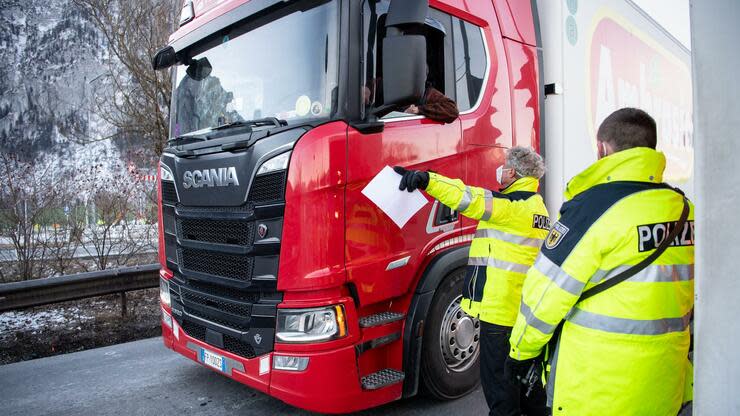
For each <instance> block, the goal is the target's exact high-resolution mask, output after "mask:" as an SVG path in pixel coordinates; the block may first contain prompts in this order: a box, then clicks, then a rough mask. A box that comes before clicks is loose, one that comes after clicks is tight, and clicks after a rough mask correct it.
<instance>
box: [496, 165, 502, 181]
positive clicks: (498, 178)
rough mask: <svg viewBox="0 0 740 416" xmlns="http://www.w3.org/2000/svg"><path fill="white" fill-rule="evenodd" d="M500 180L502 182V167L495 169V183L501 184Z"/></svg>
mask: <svg viewBox="0 0 740 416" xmlns="http://www.w3.org/2000/svg"><path fill="white" fill-rule="evenodd" d="M502 180H504V165H501V166H499V167H498V168H496V181H497V182H498V183H499V184H501V181H502Z"/></svg>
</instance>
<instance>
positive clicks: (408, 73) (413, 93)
mask: <svg viewBox="0 0 740 416" xmlns="http://www.w3.org/2000/svg"><path fill="white" fill-rule="evenodd" d="M426 55H427V41H426V39H425V38H424V36H422V35H405V36H390V37H386V38H385V39H383V97H384V99H383V101H384V107H387V106H394V107H400V106H404V105H410V104H416V103H418V102H419V101H420V100H421V98H422V97H423V96H424V87H425V83H426V75H427V69H426V62H427V59H426Z"/></svg>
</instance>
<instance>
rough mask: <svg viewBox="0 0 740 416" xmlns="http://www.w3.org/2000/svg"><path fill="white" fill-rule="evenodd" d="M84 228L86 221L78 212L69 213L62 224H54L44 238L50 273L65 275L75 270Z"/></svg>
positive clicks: (46, 262) (47, 265)
mask: <svg viewBox="0 0 740 416" xmlns="http://www.w3.org/2000/svg"><path fill="white" fill-rule="evenodd" d="M83 230H84V223H83V222H82V221H81V219H80V218H79V216H78V215H76V213H73V214H72V215H67V218H66V220H65V221H64V222H63V223H62V224H54V226H53V227H52V230H51V232H49V233H47V236H46V238H44V239H43V244H44V255H45V259H44V260H45V262H44V265H45V266H46V267H48V268H49V269H50V273H49V274H54V275H64V274H68V273H71V272H73V271H74V267H75V265H76V264H77V250H78V248H79V247H80V238H79V236H81V235H82V232H83Z"/></svg>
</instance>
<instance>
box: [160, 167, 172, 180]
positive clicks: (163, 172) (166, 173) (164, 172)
mask: <svg viewBox="0 0 740 416" xmlns="http://www.w3.org/2000/svg"><path fill="white" fill-rule="evenodd" d="M159 177H160V178H161V179H162V180H163V181H169V182H174V181H175V177H174V175H172V172H171V171H170V169H169V168H168V167H166V166H164V165H159Z"/></svg>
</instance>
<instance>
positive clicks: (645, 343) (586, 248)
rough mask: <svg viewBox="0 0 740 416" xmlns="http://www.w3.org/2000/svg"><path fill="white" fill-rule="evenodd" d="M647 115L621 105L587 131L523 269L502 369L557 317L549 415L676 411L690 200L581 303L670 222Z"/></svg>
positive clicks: (516, 372) (687, 295)
mask: <svg viewBox="0 0 740 416" xmlns="http://www.w3.org/2000/svg"><path fill="white" fill-rule="evenodd" d="M656 142H657V135H656V126H655V121H654V120H653V119H652V118H651V117H650V116H649V115H648V114H647V113H645V112H644V111H641V110H638V109H634V108H624V109H621V110H618V111H616V112H614V113H613V114H611V115H610V116H608V117H607V118H606V119H605V120H604V122H603V123H602V124H601V126H600V127H599V130H598V133H597V143H596V144H597V149H598V157H599V160H598V161H597V162H596V163H594V164H592V165H591V166H590V167H588V168H587V169H586V170H584V171H583V172H581V173H580V174H578V175H577V176H575V177H574V178H573V179H572V180H571V181H570V182H569V183H568V185H567V187H566V191H565V200H566V202H565V203H564V204H563V206H562V208H561V210H560V218H559V220H558V221H557V222H556V223H555V224H553V226H552V229H551V231H550V234H549V235H548V237H547V239H546V240H545V244H544V246H543V247H542V251H541V253H540V254H539V256H538V257H537V260H536V261H535V264H534V266H533V267H532V268H531V269H530V270H529V272H528V273H527V279H526V280H525V283H524V288H523V290H522V303H521V308H520V310H519V315H518V316H517V318H516V325H515V326H514V330H513V331H512V334H511V339H510V342H511V352H510V359H509V360H507V362H506V373H507V376H508V377H510V378H511V380H512V381H513V380H515V379H519V378H521V377H522V375H523V374H524V371H526V369H527V368H528V367H529V361H530V360H532V359H533V358H535V357H537V356H539V355H540V353H541V352H542V351H543V349H544V348H545V346H546V344H548V341H549V340H550V338H551V337H552V335H553V333H554V332H555V331H556V328H557V327H558V324H559V323H560V322H561V321H564V322H563V325H562V327H561V328H562V329H561V331H560V335H559V337H558V338H557V345H556V346H555V347H554V351H553V358H552V361H551V362H550V373H549V377H548V379H547V393H548V402H549V403H550V404H551V406H552V411H553V415H554V416H558V415H579V416H580V415H655V416H660V415H672V416H674V415H676V414H677V413H678V410H679V408H680V406H681V402H682V397H683V393H684V378H685V374H686V372H687V371H686V370H687V369H688V368H689V363H688V359H687V352H688V349H689V319H690V313H691V310H692V308H693V299H694V297H693V293H694V280H693V279H694V274H693V263H694V247H693V245H694V238H693V235H694V234H693V230H694V227H693V207H691V205H690V204H689V208H690V211H689V216H688V220H689V221H687V222H686V223H685V226H684V227H681V228H682V229H681V230H680V231H679V234H678V236H677V237H676V238H675V240H673V241H672V242H671V244H670V246H668V248H667V249H666V250H665V252H663V254H662V255H660V256H659V257H658V258H657V259H656V260H655V261H654V262H653V263H652V264H650V265H649V266H647V267H646V268H644V269H641V271H639V272H638V273H637V274H635V275H633V276H632V277H630V278H628V279H627V280H625V281H622V282H621V283H618V284H615V285H614V286H611V287H610V288H609V289H608V290H604V291H603V292H601V293H598V294H596V295H594V296H592V297H589V298H588V299H585V300H583V301H582V302H579V297H580V296H581V294H582V293H583V292H584V290H588V289H590V288H592V287H594V286H597V285H599V284H603V283H604V282H608V281H609V279H611V278H614V277H615V275H617V274H619V273H621V272H622V271H624V270H626V269H629V268H630V266H633V265H635V264H637V263H639V262H640V261H641V260H643V259H646V258H647V257H648V256H649V255H650V253H651V252H653V251H654V250H655V249H656V247H657V246H658V245H660V243H661V241H662V239H663V238H665V237H666V235H668V233H669V231H670V230H671V229H672V228H675V224H676V222H677V220H678V219H679V218H680V217H681V214H682V211H683V210H684V198H683V196H682V195H681V194H680V193H679V192H677V191H676V190H675V189H673V188H670V187H668V186H665V185H664V184H662V181H663V171H664V170H665V164H666V159H665V156H664V155H663V154H662V153H660V152H657V151H656V150H655V147H656Z"/></svg>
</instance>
